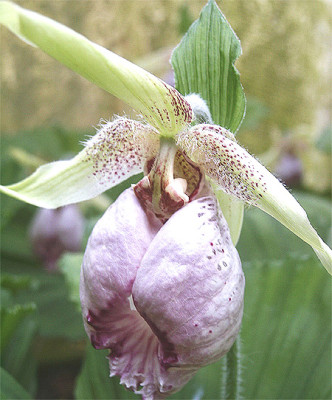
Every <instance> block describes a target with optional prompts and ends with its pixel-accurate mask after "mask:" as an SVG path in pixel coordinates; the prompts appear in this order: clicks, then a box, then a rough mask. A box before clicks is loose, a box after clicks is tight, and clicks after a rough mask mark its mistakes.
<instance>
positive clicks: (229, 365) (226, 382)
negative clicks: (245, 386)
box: [221, 336, 241, 400]
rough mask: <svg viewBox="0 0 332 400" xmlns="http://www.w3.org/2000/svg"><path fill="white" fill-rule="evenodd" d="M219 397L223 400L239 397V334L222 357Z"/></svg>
mask: <svg viewBox="0 0 332 400" xmlns="http://www.w3.org/2000/svg"><path fill="white" fill-rule="evenodd" d="M221 398H222V399H223V400H231V399H232V400H234V399H236V400H238V399H241V339H240V337H239V336H238V338H237V339H236V341H235V343H234V344H233V346H232V348H231V349H230V351H229V352H228V353H227V354H226V356H225V357H224V364H223V369H222V388H221Z"/></svg>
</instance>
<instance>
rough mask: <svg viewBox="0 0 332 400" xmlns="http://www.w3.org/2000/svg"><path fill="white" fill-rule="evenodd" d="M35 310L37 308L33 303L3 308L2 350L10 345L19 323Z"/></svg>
mask: <svg viewBox="0 0 332 400" xmlns="http://www.w3.org/2000/svg"><path fill="white" fill-rule="evenodd" d="M35 309H36V306H35V304H33V303H29V304H16V305H14V306H10V307H6V308H3V307H1V350H3V349H4V347H5V346H6V344H7V343H8V341H9V339H10V337H11V335H12V334H13V333H14V331H15V329H16V328H17V326H18V325H19V323H20V322H22V320H23V319H24V318H25V317H26V316H27V315H29V314H31V313H32V312H33V311H35Z"/></svg>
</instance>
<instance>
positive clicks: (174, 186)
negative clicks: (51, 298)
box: [0, 1, 332, 398]
mask: <svg viewBox="0 0 332 400" xmlns="http://www.w3.org/2000/svg"><path fill="white" fill-rule="evenodd" d="M0 22H1V23H2V24H4V25H5V26H7V27H8V28H9V29H10V30H11V31H12V32H13V33H15V34H16V35H17V36H19V37H20V38H22V39H23V40H25V41H26V42H28V43H30V44H32V45H34V46H37V47H39V48H40V49H42V50H43V51H45V52H46V53H48V54H49V55H51V56H53V57H54V58H55V59H57V60H58V61H60V62H62V63H63V64H64V65H66V66H67V67H69V68H71V69H72V70H74V71H76V72H78V73H79V74H81V75H82V76H83V77H85V78H87V79H88V80H90V81H91V82H93V83H95V84H96V85H98V86H100V87H101V88H103V89H105V90H107V91H108V92H110V93H112V94H113V95H115V96H116V97H118V98H119V99H121V100H123V101H124V102H126V103H127V104H128V105H130V106H131V107H133V108H134V109H135V110H136V111H137V112H138V113H139V114H140V116H141V117H140V120H138V121H134V120H130V119H127V118H124V117H121V118H115V119H114V120H113V121H110V122H107V123H104V124H102V125H101V126H100V129H99V130H98V132H97V133H96V135H95V136H93V137H92V138H91V139H89V140H88V141H87V142H86V144H85V148H84V149H83V150H82V151H81V152H80V153H79V154H78V155H76V157H74V158H73V159H71V160H66V161H57V162H53V163H50V164H46V165H44V166H42V167H40V168H38V169H37V170H36V172H35V173H33V174H32V175H31V176H30V177H28V178H26V179H25V180H23V181H21V182H18V183H16V184H13V185H10V186H1V191H2V192H3V193H6V194H7V195H9V196H12V197H14V198H17V199H19V200H22V201H25V202H27V203H30V204H34V205H36V206H39V207H44V208H57V207H61V206H64V205H67V204H71V203H76V202H79V201H83V200H88V199H91V198H93V197H95V196H97V195H99V194H100V193H102V192H104V191H105V190H107V189H109V188H111V187H113V186H115V185H117V184H118V183H120V182H122V181H124V180H125V179H127V178H128V177H130V176H131V175H134V174H137V173H140V172H144V178H143V179H142V180H141V181H140V182H139V183H138V184H137V185H135V187H134V188H130V189H128V190H127V191H125V192H124V193H123V194H122V195H121V196H120V197H119V199H118V200H117V201H116V203H114V204H113V205H112V206H111V207H110V208H109V210H108V211H106V213H105V215H104V216H103V217H102V219H101V220H100V221H99V222H98V223H97V225H96V227H95V229H94V231H93V233H92V235H91V237H90V239H89V243H88V246H87V250H86V253H85V256H84V261H83V266H82V275H81V303H82V311H83V319H84V324H85V328H86V331H87V333H88V335H89V337H90V339H91V341H92V343H93V345H94V346H95V347H96V348H108V349H110V350H111V352H110V356H109V358H110V369H111V375H120V376H121V382H122V383H123V384H125V385H126V386H127V387H129V388H131V389H132V390H134V391H135V392H136V393H140V394H142V395H143V397H145V398H158V397H163V396H164V395H166V394H169V393H172V392H174V391H176V390H179V388H181V387H182V386H183V385H184V384H185V383H186V382H187V381H188V379H190V377H191V376H192V375H193V374H194V373H195V372H196V371H197V369H198V368H200V367H201V366H202V365H206V364H208V363H211V362H213V361H215V360H217V359H218V358H220V357H221V356H222V355H223V354H225V353H226V352H227V351H228V350H229V349H230V347H231V345H232V343H233V342H234V340H235V337H236V335H237V332H238V330H239V326H240V323H241V318H242V308H243V291H244V278H243V273H242V269H241V263H240V261H239V257H238V254H237V252H236V249H235V247H234V245H235V244H236V242H237V239H238V237H239V234H240V229H241V223H242V219H241V213H240V212H239V213H237V214H236V213H235V214H234V213H233V214H232V212H230V213H228V214H227V212H225V218H226V220H227V222H226V220H225V218H224V217H223V216H222V212H221V211H220V209H219V206H220V207H221V208H222V210H224V208H223V207H224V204H223V203H221V204H220V205H218V204H217V201H216V198H215V195H214V193H213V189H215V190H218V191H219V190H221V191H223V192H224V193H226V195H227V196H229V197H230V198H235V199H237V201H238V202H239V203H238V204H242V203H247V204H249V205H253V206H256V207H259V208H260V209H262V210H263V211H265V212H267V213H268V214H270V215H271V216H272V217H274V218H276V219H277V220H278V221H280V222H281V223H282V224H283V225H285V226H286V227H287V228H288V229H290V230H291V231H292V232H293V233H295V234H296V235H297V236H299V237H300V238H301V239H303V240H304V241H305V242H307V243H308V244H309V245H311V246H312V248H313V249H314V251H315V252H316V254H317V256H318V257H319V259H320V260H321V262H322V264H323V265H324V266H325V268H326V269H327V270H328V271H329V272H330V273H331V265H332V251H331V250H330V249H329V247H328V246H327V245H326V244H325V243H324V242H323V241H322V240H321V239H320V237H319V236H318V234H317V233H316V231H315V230H314V229H313V227H312V226H311V225H310V222H309V220H308V218H307V216H306V213H305V211H304V210H303V209H302V207H301V206H300V205H299V204H298V203H297V201H296V200H295V199H294V197H293V196H292V195H291V194H290V193H289V192H288V191H287V189H286V188H285V187H284V186H283V185H282V184H281V183H280V182H279V181H278V180H277V179H276V178H275V177H274V176H273V175H272V174H271V173H270V172H269V171H267V169H265V167H264V166H263V165H261V164H260V163H259V161H257V160H256V159H255V158H254V157H252V156H251V155H250V154H249V153H248V152H247V151H246V150H245V149H243V148H242V147H241V146H240V145H239V144H238V143H237V142H236V140H235V138H234V135H233V133H232V132H230V131H229V130H227V129H225V128H223V127H220V126H217V125H215V124H213V121H212V118H211V115H210V112H209V109H208V107H207V105H206V103H205V102H204V100H202V99H201V98H200V96H199V95H195V94H192V95H189V96H186V97H184V96H182V95H181V94H180V93H179V92H178V91H177V90H176V89H174V88H173V87H171V86H169V85H167V84H166V83H164V82H163V81H161V80H160V79H158V78H156V77H155V76H153V75H151V74H150V73H148V72H146V71H145V70H143V69H141V68H139V67H138V66H136V65H134V64H132V63H130V62H129V61H127V60H125V59H123V58H121V57H119V56H117V55H115V54H114V53H112V52H110V51H108V50H106V49H104V48H102V47H101V46H99V45H97V44H94V43H92V42H91V41H89V40H88V39H86V38H85V37H83V36H82V35H80V34H78V33H76V32H74V31H72V30H70V29H69V28H67V27H64V26H63V25H61V24H59V23H57V22H54V21H52V20H51V19H49V18H46V17H43V16H41V15H39V14H37V13H34V12H31V11H28V10H25V9H23V8H20V7H19V6H17V5H14V4H12V3H8V2H5V1H2V2H1V3H0ZM202 122H203V123H202ZM227 199H228V197H225V204H226V205H227V204H228V205H229V204H230V203H227ZM240 209H241V208H240ZM229 230H230V232H229ZM232 242H233V243H232ZM139 386H140V387H139Z"/></svg>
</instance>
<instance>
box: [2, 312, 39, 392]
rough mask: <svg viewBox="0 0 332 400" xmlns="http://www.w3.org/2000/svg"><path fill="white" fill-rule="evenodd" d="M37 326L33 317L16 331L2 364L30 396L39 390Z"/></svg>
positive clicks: (3, 354)
mask: <svg viewBox="0 0 332 400" xmlns="http://www.w3.org/2000/svg"><path fill="white" fill-rule="evenodd" d="M36 333H37V325H36V322H35V321H34V320H33V318H32V317H30V318H27V319H26V320H24V321H23V323H22V324H20V326H19V327H18V328H17V329H16V331H15V332H14V334H13V335H12V336H11V338H10V341H9V343H8V345H7V346H6V348H5V349H4V351H3V353H2V355H1V364H2V366H3V367H4V368H5V369H6V371H7V372H9V373H10V374H11V375H12V376H13V377H14V378H15V379H16V380H17V382H18V383H20V384H21V385H22V386H23V388H24V389H26V390H27V391H28V392H29V393H30V394H32V395H34V394H35V393H36V389H37V361H36V358H35V348H34V347H35V346H34V341H35V338H36Z"/></svg>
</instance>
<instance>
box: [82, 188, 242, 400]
mask: <svg viewBox="0 0 332 400" xmlns="http://www.w3.org/2000/svg"><path fill="white" fill-rule="evenodd" d="M243 294H244V276H243V272H242V268H241V262H240V259H239V256H238V253H237V251H236V249H235V248H234V246H233V244H232V241H231V238H230V234H229V230H228V226H227V223H226V221H225V219H224V218H223V216H222V215H221V211H220V210H219V207H218V203H217V201H216V199H215V198H214V197H212V196H208V197H202V198H199V199H197V200H194V201H192V202H190V203H189V204H187V205H186V206H184V207H183V208H181V209H180V210H178V211H176V212H175V213H174V214H173V215H172V216H171V217H170V219H169V220H168V221H167V222H166V223H165V224H164V225H162V224H161V222H160V221H159V220H158V219H157V218H155V216H154V215H153V214H151V215H147V214H146V213H145V211H144V210H143V208H142V207H141V205H140V203H139V201H138V200H137V198H136V197H135V194H134V191H133V190H132V189H128V190H127V191H125V192H124V193H123V194H122V195H121V196H120V197H119V198H118V200H117V201H116V202H115V203H114V204H113V205H112V206H111V207H110V208H109V209H108V210H107V211H106V213H105V215H104V216H103V217H102V218H101V220H100V221H99V222H98V223H97V225H96V227H95V229H94V230H93V232H92V235H91V237H90V239H89V242H88V246H87V249H86V252H85V256H84V260H83V265H82V274H81V303H82V311H83V318H84V323H85V328H86V331H87V333H88V335H89V337H90V339H91V342H92V344H93V345H94V347H95V348H97V349H101V348H103V349H105V348H108V349H110V355H109V360H110V371H111V376H113V375H118V376H120V378H121V380H120V383H122V384H124V385H125V386H126V387H127V388H128V389H131V390H133V391H134V392H135V393H137V394H141V395H142V396H143V398H145V399H157V398H163V397H165V396H167V395H169V394H171V393H174V392H176V391H178V390H179V389H181V387H182V386H183V385H184V384H185V383H186V382H187V381H188V380H189V379H190V378H191V377H192V376H193V375H194V374H195V373H196V372H197V370H198V369H199V368H200V367H202V366H204V365H207V364H210V363H212V362H214V361H216V360H218V359H219V358H220V357H222V356H223V355H224V354H225V353H226V352H227V351H228V350H229V349H230V347H231V346H232V344H233V342H234V341H235V338H236V336H237V333H238V331H239V328H240V324H241V319H242V311H243Z"/></svg>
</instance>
